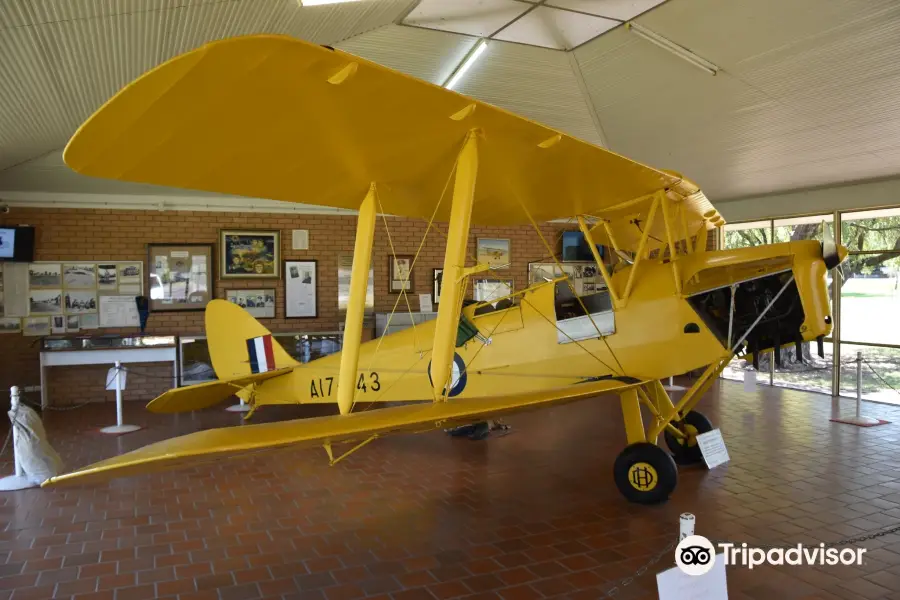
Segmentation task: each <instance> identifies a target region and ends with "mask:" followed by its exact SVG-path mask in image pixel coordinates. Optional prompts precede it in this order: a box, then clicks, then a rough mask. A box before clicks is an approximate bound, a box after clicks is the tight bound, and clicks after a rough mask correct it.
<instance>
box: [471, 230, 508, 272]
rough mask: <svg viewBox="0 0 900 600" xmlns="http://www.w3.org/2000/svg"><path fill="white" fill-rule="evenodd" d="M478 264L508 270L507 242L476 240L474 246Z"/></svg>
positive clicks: (494, 239) (496, 239) (485, 239)
mask: <svg viewBox="0 0 900 600" xmlns="http://www.w3.org/2000/svg"><path fill="white" fill-rule="evenodd" d="M476 248H477V250H476V258H477V260H478V264H480V265H481V264H488V265H490V266H491V267H492V268H495V269H498V268H499V269H503V268H509V264H510V254H509V240H508V239H506V240H504V239H498V238H478V242H477V244H476Z"/></svg>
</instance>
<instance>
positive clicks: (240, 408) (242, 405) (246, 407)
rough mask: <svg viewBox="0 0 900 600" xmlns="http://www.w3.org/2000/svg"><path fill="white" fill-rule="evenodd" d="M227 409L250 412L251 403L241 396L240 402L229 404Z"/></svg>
mask: <svg viewBox="0 0 900 600" xmlns="http://www.w3.org/2000/svg"><path fill="white" fill-rule="evenodd" d="M225 410H227V411H228V412H237V413H245V412H250V405H249V404H247V403H246V402H244V399H243V398H241V403H240V404H235V405H233V406H229V407H228V408H226V409H225Z"/></svg>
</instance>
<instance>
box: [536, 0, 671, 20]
mask: <svg viewBox="0 0 900 600" xmlns="http://www.w3.org/2000/svg"><path fill="white" fill-rule="evenodd" d="M665 1H666V0H547V2H546V5H547V6H556V7H559V8H567V9H569V10H575V11H578V12H583V13H588V14H591V15H597V16H600V17H607V18H609V19H616V20H618V21H627V20H629V19H633V18H634V17H636V16H637V15H639V14H641V13H643V12H645V11H648V10H650V9H651V8H654V7H655V6H658V5H660V4H662V3H663V2H665Z"/></svg>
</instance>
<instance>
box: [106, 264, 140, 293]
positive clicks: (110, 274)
mask: <svg viewBox="0 0 900 600" xmlns="http://www.w3.org/2000/svg"><path fill="white" fill-rule="evenodd" d="M118 279H119V270H118V269H117V268H116V265H115V264H112V263H100V264H98V265H97V289H98V290H100V291H105V292H110V291H111V292H114V293H115V292H116V291H118V289H119V285H118V283H117V281H118ZM135 295H136V294H135Z"/></svg>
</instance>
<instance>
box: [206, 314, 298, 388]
mask: <svg viewBox="0 0 900 600" xmlns="http://www.w3.org/2000/svg"><path fill="white" fill-rule="evenodd" d="M269 335H271V332H270V331H269V330H268V329H266V328H265V327H263V325H262V324H261V323H260V322H259V321H257V320H256V319H254V318H253V317H252V316H251V315H250V313H248V312H247V311H246V310H244V309H243V308H241V307H240V306H238V305H237V304H234V303H232V302H228V301H227V300H221V299H217V300H212V301H211V302H210V303H209V304H208V305H207V306H206V338H207V342H208V346H209V356H210V358H211V359H212V364H213V369H214V370H215V371H216V376H217V377H218V378H219V379H231V378H233V377H241V376H244V375H250V374H252V373H254V367H253V366H252V365H253V364H255V365H256V369H257V371H258V370H259V365H260V359H261V358H262V360H263V362H266V368H265V369H264V370H272V369H282V368H285V367H293V366H296V365H299V364H300V363H298V362H297V361H296V360H294V359H293V358H291V356H290V355H289V354H288V353H287V352H285V350H284V348H282V347H281V345H280V344H279V343H278V342H276V341H275V340H274V339H273V340H272V346H271V351H272V354H271V356H270V359H274V363H275V364H268V362H269V361H266V360H265V358H264V357H265V356H266V352H265V349H264V350H263V354H262V356H260V355H257V356H255V357H254V356H253V354H254V351H253V348H254V346H259V344H258V343H256V344H255V343H254V342H252V341H251V340H254V339H255V338H261V337H264V336H269Z"/></svg>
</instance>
